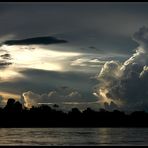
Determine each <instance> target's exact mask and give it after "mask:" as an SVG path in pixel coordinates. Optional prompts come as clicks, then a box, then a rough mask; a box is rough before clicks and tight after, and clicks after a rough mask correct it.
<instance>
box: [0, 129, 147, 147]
mask: <svg viewBox="0 0 148 148" xmlns="http://www.w3.org/2000/svg"><path fill="white" fill-rule="evenodd" d="M0 145H26V146H27V145H32V146H120V145H121V146H130V145H131V146H133V145H148V128H0Z"/></svg>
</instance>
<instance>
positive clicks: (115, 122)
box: [0, 99, 148, 127]
mask: <svg viewBox="0 0 148 148" xmlns="http://www.w3.org/2000/svg"><path fill="white" fill-rule="evenodd" d="M0 127H148V113H147V112H145V111H135V112H133V113H131V114H125V113H124V112H122V111H118V110H114V111H107V110H104V109H100V111H94V110H92V109H91V108H87V109H86V110H84V111H82V112H81V111H80V110H79V109H77V108H73V109H72V110H71V111H69V112H67V113H66V112H63V111H61V110H59V108H58V105H56V104H55V105H54V106H53V107H50V106H47V105H41V106H38V107H32V108H30V109H28V108H25V107H22V104H21V103H19V102H18V101H15V100H14V99H9V100H8V102H7V105H6V106H5V107H4V108H0Z"/></svg>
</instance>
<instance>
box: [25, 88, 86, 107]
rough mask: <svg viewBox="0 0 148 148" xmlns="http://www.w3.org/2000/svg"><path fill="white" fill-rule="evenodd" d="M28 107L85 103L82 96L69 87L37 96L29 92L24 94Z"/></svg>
mask: <svg viewBox="0 0 148 148" xmlns="http://www.w3.org/2000/svg"><path fill="white" fill-rule="evenodd" d="M22 96H23V99H24V105H25V106H26V107H31V106H36V105H38V103H61V102H84V100H83V98H82V96H81V94H80V93H79V92H78V91H76V90H74V89H71V88H69V87H65V86H64V87H60V88H58V89H55V90H51V91H49V92H48V94H46V93H44V94H41V95H40V94H37V93H34V92H32V91H27V92H24V93H23V94H22Z"/></svg>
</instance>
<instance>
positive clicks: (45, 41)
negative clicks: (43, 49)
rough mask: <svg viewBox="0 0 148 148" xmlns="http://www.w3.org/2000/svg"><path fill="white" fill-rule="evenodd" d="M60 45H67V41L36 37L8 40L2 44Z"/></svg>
mask: <svg viewBox="0 0 148 148" xmlns="http://www.w3.org/2000/svg"><path fill="white" fill-rule="evenodd" d="M58 43H67V41H66V40H60V39H57V38H55V37H49V36H48V37H35V38H28V39H23V40H8V41H5V42H3V43H2V44H6V45H32V44H36V45H39V44H44V45H48V44H58Z"/></svg>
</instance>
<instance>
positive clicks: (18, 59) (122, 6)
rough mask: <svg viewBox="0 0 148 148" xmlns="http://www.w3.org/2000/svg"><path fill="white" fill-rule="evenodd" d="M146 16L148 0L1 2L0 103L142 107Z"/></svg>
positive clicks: (147, 83)
mask: <svg viewBox="0 0 148 148" xmlns="http://www.w3.org/2000/svg"><path fill="white" fill-rule="evenodd" d="M147 18H148V3H132V2H131V3H129V2H128V3H126V2H122V3H117V2H102V3H101V2H92V3H91V2H89V3H87V2H79V3H78V2H72V3H68V2H54V3H53V2H51V3H41V2H40V3H35V2H34V3H33V2H28V3H27V2H22V3H15V2H13V3H10V2H9V3H8V2H7V3H4V2H3V3H0V22H1V25H0V100H1V104H2V105H4V104H5V103H6V101H7V99H8V98H9V97H12V98H15V99H17V100H20V101H21V102H22V103H24V105H25V106H27V107H31V106H32V105H37V104H38V103H47V104H54V103H56V104H60V105H61V106H62V107H63V108H64V109H65V108H68V107H75V106H76V107H79V108H81V109H82V108H86V107H88V106H89V107H92V108H94V109H99V108H101V107H104V106H107V107H111V108H112V107H117V108H121V109H126V110H130V109H133V110H137V109H143V108H144V109H146V108H147V105H148V101H147V99H148V73H147V72H148V67H147V64H148V61H147V59H148V56H147V54H148V52H147V51H148V50H147V47H148V46H147V45H148V28H147V27H148V19H147ZM105 102H106V104H105V105H104V103H105Z"/></svg>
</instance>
